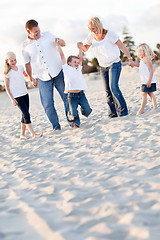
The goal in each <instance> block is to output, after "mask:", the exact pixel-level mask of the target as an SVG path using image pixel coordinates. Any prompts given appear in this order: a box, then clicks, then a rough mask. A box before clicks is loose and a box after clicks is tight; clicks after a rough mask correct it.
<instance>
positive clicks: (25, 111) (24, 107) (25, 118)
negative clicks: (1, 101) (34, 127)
mask: <svg viewBox="0 0 160 240" xmlns="http://www.w3.org/2000/svg"><path fill="white" fill-rule="evenodd" d="M15 99H16V100H17V102H18V107H19V109H20V110H21V112H22V119H21V122H22V123H24V124H30V123H31V119H30V114H29V95H28V94H26V95H24V96H21V97H17V98H15Z"/></svg>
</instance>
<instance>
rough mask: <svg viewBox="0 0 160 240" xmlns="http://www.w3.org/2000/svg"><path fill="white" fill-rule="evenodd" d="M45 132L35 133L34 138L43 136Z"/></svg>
mask: <svg viewBox="0 0 160 240" xmlns="http://www.w3.org/2000/svg"><path fill="white" fill-rule="evenodd" d="M42 136H43V133H35V134H34V135H33V136H32V138H36V137H42Z"/></svg>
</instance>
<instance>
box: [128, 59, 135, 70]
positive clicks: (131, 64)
mask: <svg viewBox="0 0 160 240" xmlns="http://www.w3.org/2000/svg"><path fill="white" fill-rule="evenodd" d="M129 66H131V67H132V68H133V67H134V62H133V60H132V59H129Z"/></svg>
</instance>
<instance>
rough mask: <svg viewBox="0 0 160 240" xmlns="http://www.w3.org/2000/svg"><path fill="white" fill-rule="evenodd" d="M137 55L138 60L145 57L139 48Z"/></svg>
mask: <svg viewBox="0 0 160 240" xmlns="http://www.w3.org/2000/svg"><path fill="white" fill-rule="evenodd" d="M137 53H138V56H139V57H140V59H143V58H144V57H145V53H144V51H143V50H142V49H141V48H138V49H137Z"/></svg>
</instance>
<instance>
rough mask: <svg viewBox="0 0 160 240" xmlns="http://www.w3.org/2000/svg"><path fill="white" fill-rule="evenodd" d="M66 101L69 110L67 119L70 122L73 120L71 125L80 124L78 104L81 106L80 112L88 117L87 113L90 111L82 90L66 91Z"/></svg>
mask: <svg viewBox="0 0 160 240" xmlns="http://www.w3.org/2000/svg"><path fill="white" fill-rule="evenodd" d="M68 103H69V112H68V119H69V121H70V122H73V124H72V125H71V126H72V127H73V126H74V125H77V126H80V119H79V114H78V105H80V106H81V113H82V115H84V116H86V117H88V116H89V114H90V113H91V112H92V109H91V108H90V105H89V103H88V100H87V98H86V96H85V94H84V91H81V92H78V93H71V92H70V93H68Z"/></svg>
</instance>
